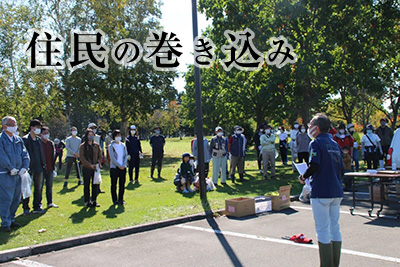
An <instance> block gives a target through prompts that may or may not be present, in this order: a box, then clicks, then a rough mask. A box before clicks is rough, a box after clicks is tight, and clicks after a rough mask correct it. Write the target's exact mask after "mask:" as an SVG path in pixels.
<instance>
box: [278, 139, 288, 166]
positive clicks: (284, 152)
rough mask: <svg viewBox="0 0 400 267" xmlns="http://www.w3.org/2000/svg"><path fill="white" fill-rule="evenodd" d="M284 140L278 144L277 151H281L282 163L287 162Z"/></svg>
mask: <svg viewBox="0 0 400 267" xmlns="http://www.w3.org/2000/svg"><path fill="white" fill-rule="evenodd" d="M285 145H286V142H280V144H279V152H280V153H281V159H282V163H284V164H286V163H287V147H286V146H285Z"/></svg>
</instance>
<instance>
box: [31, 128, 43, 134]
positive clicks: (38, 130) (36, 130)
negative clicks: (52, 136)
mask: <svg viewBox="0 0 400 267" xmlns="http://www.w3.org/2000/svg"><path fill="white" fill-rule="evenodd" d="M33 132H34V133H35V134H36V135H39V134H40V132H41V130H40V128H35V130H34V131H33Z"/></svg>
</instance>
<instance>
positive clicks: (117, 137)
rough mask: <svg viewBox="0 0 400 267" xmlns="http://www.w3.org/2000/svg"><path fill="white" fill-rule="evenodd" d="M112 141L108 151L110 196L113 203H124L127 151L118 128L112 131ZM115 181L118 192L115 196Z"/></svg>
mask: <svg viewBox="0 0 400 267" xmlns="http://www.w3.org/2000/svg"><path fill="white" fill-rule="evenodd" d="M112 138H113V141H112V142H111V145H110V147H109V148H108V151H109V153H110V177H111V198H112V201H113V203H114V205H124V204H125V201H124V192H125V181H126V163H127V161H128V159H127V157H128V152H127V150H126V146H125V144H124V143H122V142H121V141H122V134H121V131H120V130H114V131H113V133H112ZM117 183H118V185H119V192H118V196H117Z"/></svg>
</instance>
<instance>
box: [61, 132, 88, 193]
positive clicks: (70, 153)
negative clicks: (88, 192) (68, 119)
mask: <svg viewBox="0 0 400 267" xmlns="http://www.w3.org/2000/svg"><path fill="white" fill-rule="evenodd" d="M70 132H71V136H69V137H67V139H66V140H65V148H66V149H67V157H66V158H65V161H66V162H67V169H66V171H65V177H64V179H65V181H64V187H65V188H66V187H67V186H68V178H69V174H70V172H71V168H72V164H75V169H76V177H77V178H78V185H83V182H82V180H81V172H80V167H79V163H78V162H79V146H80V145H81V143H82V141H81V138H79V137H78V136H77V134H78V130H77V128H76V127H75V126H73V127H71V131H70Z"/></svg>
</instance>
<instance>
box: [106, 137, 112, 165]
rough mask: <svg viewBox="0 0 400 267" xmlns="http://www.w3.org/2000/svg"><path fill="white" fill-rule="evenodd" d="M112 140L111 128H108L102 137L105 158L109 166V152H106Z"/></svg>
mask: <svg viewBox="0 0 400 267" xmlns="http://www.w3.org/2000/svg"><path fill="white" fill-rule="evenodd" d="M112 141H113V139H112V130H108V131H107V134H106V136H105V137H104V142H105V143H106V159H107V164H108V166H110V154H109V153H108V147H109V146H110V144H111V142H112Z"/></svg>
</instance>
